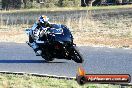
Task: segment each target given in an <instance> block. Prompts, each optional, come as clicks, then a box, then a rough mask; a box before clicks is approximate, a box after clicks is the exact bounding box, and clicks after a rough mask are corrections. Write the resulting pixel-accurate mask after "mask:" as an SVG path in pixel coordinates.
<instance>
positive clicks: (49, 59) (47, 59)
mask: <svg viewBox="0 0 132 88" xmlns="http://www.w3.org/2000/svg"><path fill="white" fill-rule="evenodd" d="M42 58H43V59H45V60H46V61H48V62H49V61H53V60H54V58H52V57H51V56H50V55H47V54H42Z"/></svg>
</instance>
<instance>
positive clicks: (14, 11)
mask: <svg viewBox="0 0 132 88" xmlns="http://www.w3.org/2000/svg"><path fill="white" fill-rule="evenodd" d="M120 8H132V5H118V6H117V5H115V6H93V7H55V8H42V9H39V8H32V9H20V10H8V11H6V10H1V11H0V12H1V13H17V12H39V11H72V10H101V9H120Z"/></svg>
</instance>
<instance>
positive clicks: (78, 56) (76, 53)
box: [71, 47, 84, 63]
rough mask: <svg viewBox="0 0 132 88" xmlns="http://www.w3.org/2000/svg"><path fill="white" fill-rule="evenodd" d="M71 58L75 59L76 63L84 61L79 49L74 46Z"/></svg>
mask: <svg viewBox="0 0 132 88" xmlns="http://www.w3.org/2000/svg"><path fill="white" fill-rule="evenodd" d="M71 58H72V60H74V61H75V62H76V63H83V61H84V60H83V58H82V56H81V54H80V53H79V50H77V47H73V48H72V50H71Z"/></svg>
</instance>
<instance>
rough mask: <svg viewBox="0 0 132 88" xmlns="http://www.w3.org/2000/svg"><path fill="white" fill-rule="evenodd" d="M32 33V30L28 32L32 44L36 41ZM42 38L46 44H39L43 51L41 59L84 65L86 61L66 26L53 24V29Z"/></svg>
mask: <svg viewBox="0 0 132 88" xmlns="http://www.w3.org/2000/svg"><path fill="white" fill-rule="evenodd" d="M30 31H31V29H27V30H26V32H27V34H28V37H29V42H30V43H31V42H34V41H35V36H31V35H30V33H29V32H30ZM32 33H33V32H32ZM33 35H34V34H33ZM41 36H42V37H41V40H44V41H45V43H37V44H38V45H39V48H40V49H41V50H42V54H41V57H42V58H44V59H45V60H46V61H53V60H54V58H57V59H67V60H74V61H75V62H76V63H83V61H84V60H83V58H82V56H81V54H80V52H79V50H78V49H77V47H76V44H74V43H73V36H72V34H71V32H70V30H69V29H68V28H67V27H66V26H65V25H62V24H52V28H48V29H47V30H46V33H45V34H43V35H41Z"/></svg>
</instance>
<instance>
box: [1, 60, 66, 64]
mask: <svg viewBox="0 0 132 88" xmlns="http://www.w3.org/2000/svg"><path fill="white" fill-rule="evenodd" d="M0 63H66V62H47V61H45V60H0Z"/></svg>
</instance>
